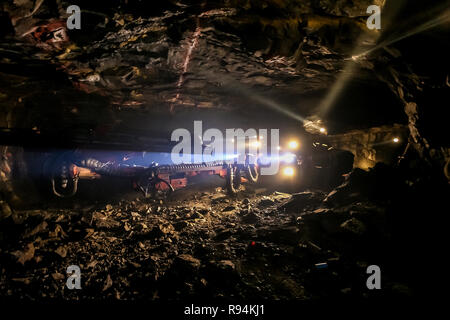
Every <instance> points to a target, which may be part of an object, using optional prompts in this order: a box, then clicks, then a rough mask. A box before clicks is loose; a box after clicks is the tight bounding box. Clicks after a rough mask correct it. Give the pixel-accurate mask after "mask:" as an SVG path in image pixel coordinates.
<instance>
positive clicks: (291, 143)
mask: <svg viewBox="0 0 450 320" xmlns="http://www.w3.org/2000/svg"><path fill="white" fill-rule="evenodd" d="M288 147H289V149H292V150H295V149H298V142H297V141H295V140H291V141H289V143H288Z"/></svg>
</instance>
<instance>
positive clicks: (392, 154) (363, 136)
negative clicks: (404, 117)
mask: <svg viewBox="0 0 450 320" xmlns="http://www.w3.org/2000/svg"><path fill="white" fill-rule="evenodd" d="M327 138H328V141H329V143H330V144H331V145H332V146H333V147H335V148H338V149H343V150H347V151H350V152H351V153H353V155H354V156H355V160H354V164H353V165H354V167H355V168H361V169H365V170H367V169H369V168H372V167H374V166H375V164H376V163H377V162H384V163H387V164H392V163H395V162H396V161H398V156H400V155H401V154H402V152H403V150H404V149H405V146H406V145H407V143H408V132H407V128H406V126H404V125H400V124H396V125H394V126H382V127H375V128H370V129H365V130H352V131H349V132H346V133H343V134H337V135H330V136H328V137H327ZM395 138H397V139H399V140H398V142H395V141H397V140H395V141H394V139H395Z"/></svg>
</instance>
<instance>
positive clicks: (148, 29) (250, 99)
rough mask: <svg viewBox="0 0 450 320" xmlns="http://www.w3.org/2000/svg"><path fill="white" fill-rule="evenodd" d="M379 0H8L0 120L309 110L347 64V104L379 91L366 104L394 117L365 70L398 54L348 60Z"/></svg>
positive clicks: (41, 122) (367, 44)
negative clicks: (77, 17)
mask: <svg viewBox="0 0 450 320" xmlns="http://www.w3.org/2000/svg"><path fill="white" fill-rule="evenodd" d="M384 3H385V1H384V0H358V1H344V0H309V1H294V0H291V1H278V0H267V1H250V0H248V1H237V0H235V1H233V0H228V1H225V0H223V1H203V2H202V1H198V2H197V1H186V0H184V1H164V2H161V1H160V2H153V1H152V2H150V3H149V2H145V1H137V0H127V1H125V0H115V1H106V2H105V1H71V2H70V3H69V2H67V1H59V0H48V1H45V0H44V1H42V0H37V1H27V0H14V1H12V0H10V1H7V2H5V3H3V4H2V6H3V8H2V11H1V12H2V13H1V16H0V19H1V25H2V28H1V31H0V32H1V37H2V38H3V40H2V43H1V45H0V58H1V60H0V87H1V89H0V104H1V109H0V110H1V116H0V121H1V127H13V128H16V127H25V128H33V127H35V128H38V129H45V128H50V127H54V126H63V127H66V128H67V127H69V128H77V130H84V129H86V130H92V128H95V130H98V127H99V126H100V127H114V126H117V125H121V124H122V125H123V123H124V122H125V121H127V119H128V118H127V114H139V116H134V118H133V119H134V120H133V121H135V122H136V127H137V128H139V125H138V123H139V120H140V119H141V120H142V119H143V118H142V114H145V115H146V116H145V119H146V121H147V120H148V119H153V118H154V116H153V115H155V114H156V113H158V114H164V115H168V116H169V117H170V115H171V114H172V115H173V114H175V115H176V114H180V113H181V114H183V112H185V110H195V111H198V110H211V109H212V110H226V111H233V110H238V111H239V112H241V113H244V114H246V115H247V116H248V115H252V114H255V113H257V112H258V110H260V109H261V108H264V107H267V108H269V109H270V108H271V106H272V107H273V105H276V106H278V108H279V109H280V108H281V109H287V110H289V112H294V113H295V114H298V115H299V116H300V117H308V116H314V115H315V114H316V113H317V112H318V111H320V110H317V108H318V106H320V103H321V101H322V100H323V99H324V98H325V96H326V93H327V92H328V91H329V90H330V88H332V87H333V85H334V84H335V83H336V81H339V80H341V79H342V77H343V75H344V77H346V76H345V74H346V73H351V76H350V77H349V78H350V80H349V81H346V82H348V83H349V87H351V88H354V91H353V92H350V93H349V95H350V96H353V97H354V99H355V101H357V100H358V97H357V96H358V94H359V95H360V98H359V99H360V101H364V97H366V96H367V95H368V94H370V93H371V92H372V93H373V91H374V90H379V92H378V93H377V94H372V98H371V99H366V100H367V101H366V103H367V104H371V103H375V102H371V101H372V100H374V101H375V100H376V99H377V96H382V97H383V99H384V98H385V101H387V104H389V105H391V106H394V107H395V108H398V111H395V112H393V114H394V116H393V117H392V119H386V117H384V118H383V121H385V122H388V123H389V122H395V121H398V120H399V119H403V120H404V119H406V118H405V117H404V116H403V117H404V118H401V116H399V115H398V113H402V109H403V107H402V104H401V103H400V100H401V99H402V97H401V96H400V99H398V97H394V95H393V94H392V93H391V91H392V92H395V93H396V95H398V94H397V93H398V92H397V91H398V90H397V85H398V83H395V81H393V80H392V76H391V74H390V73H389V72H387V73H388V75H387V76H386V75H383V72H385V71H383V72H374V68H375V67H374V66H380V65H381V66H383V65H385V64H387V63H388V62H389V63H390V62H391V61H393V60H395V59H396V57H397V58H398V57H399V56H400V55H401V54H400V52H399V51H398V50H397V49H395V48H391V49H389V50H379V51H378V52H377V53H374V54H372V55H371V57H370V58H369V57H368V58H367V59H361V60H359V61H353V60H352V59H351V57H352V55H353V54H354V53H355V50H356V51H359V52H362V51H365V50H369V49H370V48H372V47H373V46H374V45H375V44H376V41H377V39H378V38H379V36H380V34H379V33H378V32H374V31H369V30H368V29H367V28H366V19H367V14H366V9H367V7H368V6H369V5H371V4H377V5H380V6H383V5H384ZM72 4H77V5H79V6H80V8H81V10H82V28H81V30H66V19H67V17H68V16H69V15H68V14H67V13H66V8H67V7H68V6H69V5H72ZM0 8H1V7H0ZM388 8H389V7H388ZM391 11H392V10H391ZM385 73H386V72H385ZM401 77H402V75H399V77H398V78H401ZM413 80H414V79H413ZM399 81H400V80H399ZM418 81H419V80H417V81H416V82H418ZM386 82H387V83H388V85H389V86H390V89H391V91H389V89H388V88H389V86H386V84H385V83H386ZM392 83H394V84H392ZM383 86H384V87H383ZM383 90H384V91H383ZM385 91H386V92H387V93H385ZM361 99H362V100H361ZM389 99H390V100H389ZM350 100H352V99H350ZM360 101H359V100H358V103H359V102H360ZM378 102H379V101H376V103H378ZM396 104H397V105H396ZM378 105H379V104H378ZM399 106H400V107H399ZM379 108H380V110H383V106H379ZM272 109H273V108H272ZM342 110H343V109H339V110H338V112H339V113H342ZM350 110H351V109H350ZM93 111H94V112H93ZM133 112H135V113H133ZM206 112H207V111H206ZM350 112H352V111H350ZM380 112H382V111H380ZM118 113H119V114H121V116H117V114H118ZM360 114H363V113H361V112H360ZM148 121H150V120H148ZM156 122H157V123H154V124H153V125H152V126H153V127H154V128H155V129H159V128H161V121H156ZM368 125H370V123H368Z"/></svg>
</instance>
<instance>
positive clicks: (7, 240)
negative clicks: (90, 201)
mask: <svg viewBox="0 0 450 320" xmlns="http://www.w3.org/2000/svg"><path fill="white" fill-rule="evenodd" d="M343 189H344V187H339V188H338V190H343ZM335 192H336V191H333V192H332V193H335ZM340 192H342V191H340ZM242 197H244V198H242ZM352 197H353V196H352ZM329 198H330V195H327V194H326V193H324V192H320V191H305V192H301V193H295V194H287V193H281V192H273V193H267V192H266V194H263V195H262V194H256V193H252V192H243V194H242V195H241V198H226V196H225V194H222V191H218V190H216V191H215V192H202V193H200V194H196V195H195V196H194V197H193V199H192V198H191V197H188V198H187V199H184V201H183V202H180V201H176V202H175V201H172V202H171V201H170V200H168V201H166V202H163V203H161V201H156V200H149V199H137V200H134V201H119V202H117V203H110V204H106V205H101V206H92V205H91V206H88V207H86V208H82V207H81V208H80V207H78V209H68V208H65V209H56V208H55V209H48V210H45V211H44V210H28V211H27V210H25V211H15V212H14V215H13V217H14V219H13V217H10V218H8V219H6V220H4V221H2V224H1V237H2V242H1V243H2V245H1V252H0V256H1V261H2V264H1V270H2V272H1V276H0V296H2V297H8V296H9V297H16V298H17V297H20V298H22V299H26V300H38V301H40V300H43V299H49V298H51V299H60V300H69V301H70V300H94V299H95V300H98V299H105V300H116V299H120V300H149V299H150V300H154V301H158V300H181V299H184V298H186V297H190V298H204V299H211V298H216V299H217V298H218V299H228V300H233V299H234V300H237V299H275V300H276V299H300V300H309V299H315V298H321V297H327V296H343V297H346V296H352V295H358V296H360V295H363V296H367V295H368V294H369V293H368V291H367V289H366V288H365V281H366V268H367V266H368V265H369V260H371V259H372V260H373V256H374V255H375V256H376V255H377V253H376V252H375V253H374V245H373V243H374V242H375V243H377V241H379V242H380V243H384V242H386V239H389V237H390V234H389V232H388V231H387V230H385V225H386V218H387V216H386V210H385V208H383V207H382V206H379V205H378V204H376V203H375V202H371V201H369V200H367V199H366V198H365V197H362V198H361V197H360V198H358V197H356V198H355V199H356V200H355V201H352V202H351V203H350V204H349V203H347V202H348V201H344V202H343V204H342V205H335V206H330V203H329V202H328V201H324V200H326V199H329ZM217 199H222V201H217ZM361 199H365V200H363V201H359V200H361ZM180 203H183V204H182V205H179V204H180ZM369 238H370V241H369ZM374 239H375V241H374ZM375 251H376V250H375ZM70 265H77V266H79V267H80V270H81V283H82V289H81V290H69V289H68V288H67V287H66V285H65V284H66V280H67V277H68V276H69V275H67V274H66V269H67V267H68V266H70ZM383 277H384V278H383V279H384V280H385V281H386V282H385V283H386V286H389V285H390V284H389V280H388V279H389V273H388V272H387V273H385V274H383ZM392 285H393V286H392V288H393V289H392V290H394V291H395V286H397V287H398V286H401V287H402V288H403V289H402V290H403V291H402V292H409V291H408V290H409V287H408V286H407V285H405V284H402V283H397V282H393V284H392ZM405 288H406V289H405Z"/></svg>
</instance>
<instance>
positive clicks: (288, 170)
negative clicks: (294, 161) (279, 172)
mask: <svg viewBox="0 0 450 320" xmlns="http://www.w3.org/2000/svg"><path fill="white" fill-rule="evenodd" d="M294 173H295V171H294V168H292V167H286V168H284V169H283V175H285V176H286V177H292V176H293V175H294Z"/></svg>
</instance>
